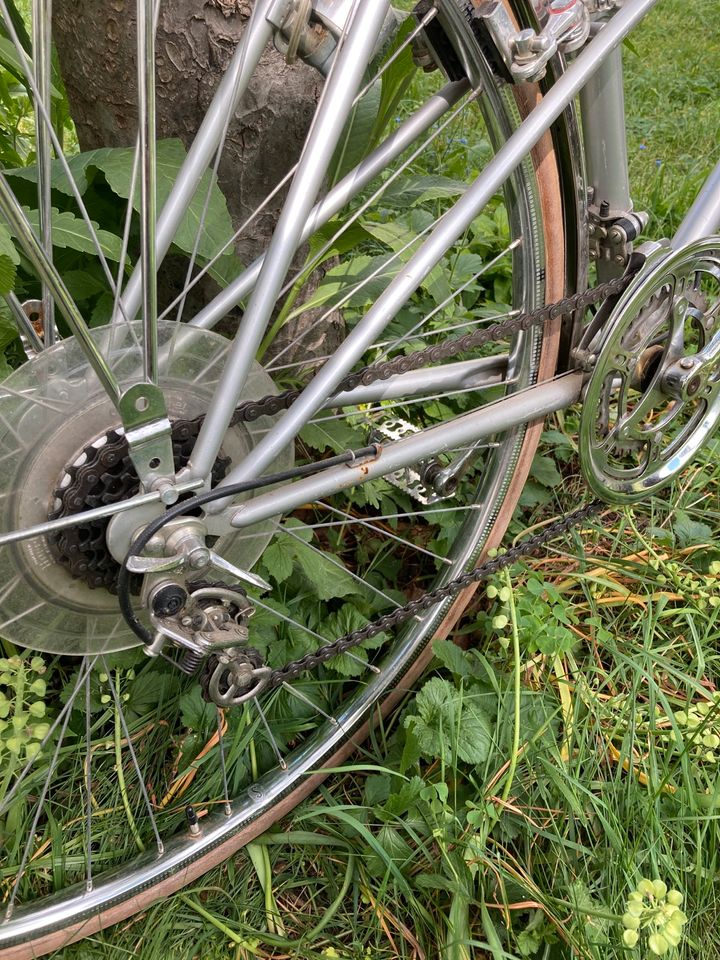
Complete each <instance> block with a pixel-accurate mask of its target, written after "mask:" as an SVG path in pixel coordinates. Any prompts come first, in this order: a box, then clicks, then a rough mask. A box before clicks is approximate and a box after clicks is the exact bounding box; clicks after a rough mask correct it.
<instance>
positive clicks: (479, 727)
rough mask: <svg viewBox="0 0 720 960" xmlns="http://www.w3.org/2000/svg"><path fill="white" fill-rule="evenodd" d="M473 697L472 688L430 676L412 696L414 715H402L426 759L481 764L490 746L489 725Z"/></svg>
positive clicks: (490, 729)
mask: <svg viewBox="0 0 720 960" xmlns="http://www.w3.org/2000/svg"><path fill="white" fill-rule="evenodd" d="M477 699H478V698H477V697H476V696H473V688H472V687H468V688H467V689H466V690H464V691H461V690H458V689H457V688H456V687H455V686H453V684H452V683H450V682H449V681H448V680H443V679H441V678H440V677H433V678H432V679H431V680H428V682H427V683H426V684H425V685H424V686H423V688H422V689H421V690H420V692H419V693H418V694H417V696H416V697H415V709H416V710H417V715H410V716H408V717H406V718H405V726H406V727H408V728H410V729H412V731H413V733H414V735H415V737H416V738H417V741H418V743H419V745H420V749H421V750H422V752H423V754H424V755H425V756H427V757H429V758H432V759H434V758H441V759H442V760H444V761H445V762H447V763H450V762H452V759H453V754H456V755H457V757H459V758H460V759H461V760H464V761H465V762H466V763H482V762H483V761H484V760H486V759H487V757H488V755H489V753H490V749H491V747H492V739H493V738H492V724H491V722H490V719H489V718H488V716H487V714H486V713H485V711H484V710H483V709H482V708H481V707H480V706H479V704H478V703H477Z"/></svg>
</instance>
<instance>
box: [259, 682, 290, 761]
mask: <svg viewBox="0 0 720 960" xmlns="http://www.w3.org/2000/svg"><path fill="white" fill-rule="evenodd" d="M253 703H254V704H255V708H256V709H257V712H258V714H259V715H260V720H261V721H262V725H263V727H265V733H266V734H267V738H268V740H269V741H270V746H271V747H272V749H273V753H274V754H275V759H276V760H277V762H278V766H279V767H280V769H281V770H287V763H285V760H284V759H283V755H282V754H281V753H280V747H279V746H278V744H277V740H276V739H275V737H274V736H273V732H272V730H271V729H270V724H269V723H268V722H267V717H266V716H265V711H264V710H263V708H262V707H261V706H260V701H259V700H258V698H257V697H253Z"/></svg>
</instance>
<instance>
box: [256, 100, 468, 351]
mask: <svg viewBox="0 0 720 960" xmlns="http://www.w3.org/2000/svg"><path fill="white" fill-rule="evenodd" d="M479 96H480V91H477V90H476V91H473V93H472V94H471V95H470V96H469V97H468V98H467V99H466V100H465V101H464V102H463V103H461V104H460V106H459V107H458V108H457V109H456V110H454V111H453V112H452V113H451V114H450V116H448V117H447V118H446V119H445V120H444V121H443V123H442V124H440V126H439V127H438V128H437V129H436V130H434V131H433V133H432V134H431V135H430V136H429V137H428V138H427V139H426V140H425V141H424V142H423V143H421V144H420V146H419V147H418V148H417V149H416V150H414V151H413V153H412V154H411V155H410V156H409V157H408V158H407V159H406V160H405V161H404V162H403V163H402V164H401V165H400V166H399V167H398V168H397V170H394V171H393V172H392V173H391V174H390V176H389V177H388V178H387V180H384V181H383V183H382V184H381V185H380V186H379V187H378V189H377V190H376V191H375V192H374V193H373V194H372V195H371V196H370V197H368V199H367V200H365V201H364V202H363V203H362V204H361V206H360V207H359V208H358V209H357V210H355V211H354V212H353V214H352V216H351V217H349V218H348V219H347V220H346V221H345V222H344V223H343V225H342V226H341V227H340V228H339V229H338V230H337V231H336V232H335V234H334V235H333V236H332V237H331V238H330V240H328V241H327V242H326V243H325V245H324V246H323V247H322V248H321V249H320V251H319V252H318V253H317V254H316V255H315V260H314V261H313V263H311V264H310V265H309V266H308V265H306V266H304V267H303V268H302V270H300V271H299V272H298V273H297V274H296V275H295V276H294V277H293V278H292V280H289V281H288V282H287V283H286V284H285V286H284V287H283V289H282V290H281V291H280V295H281V296H283V295H285V294H287V293H289V291H290V290H291V289H292V287H293V286H294V285H295V284H296V283H297V281H298V280H299V279H300V277H301V276H302V275H303V274H305V273H306V272H309V271H311V270H313V269H315V267H317V266H318V265H319V264H320V263H321V262H322V260H323V257H324V256H325V254H327V253H328V252H329V251H330V250H331V249H332V248H333V246H334V245H335V244H336V243H337V241H338V240H339V238H340V237H341V236H342V235H343V234H344V233H345V232H346V231H347V230H349V229H350V227H351V226H352V225H353V224H354V223H355V222H356V221H357V220H358V219H359V218H360V217H361V216H362V214H363V213H364V212H365V211H366V210H367V209H368V208H369V207H371V206H372V205H373V204H374V203H376V202H377V201H378V200H379V199H380V198H381V197H382V196H383V195H384V193H385V192H386V191H387V189H388V187H390V186H391V185H392V184H393V183H394V182H395V181H396V180H397V179H398V178H399V177H400V176H401V175H402V174H403V173H404V172H405V171H406V170H407V168H408V167H409V166H410V165H411V164H412V163H413V162H414V161H415V160H416V159H417V158H418V157H419V156H420V155H421V154H422V153H424V151H425V150H426V149H427V148H428V146H429V145H430V144H431V143H432V142H433V141H434V140H435V139H436V138H437V137H438V136H439V135H440V134H441V133H442V132H443V131H444V130H445V128H446V127H447V126H448V125H449V124H451V123H452V122H453V121H454V120H456V119H457V117H459V116H460V114H461V113H462V112H463V111H464V110H465V109H466V108H467V107H468V106H469V105H470V104H471V103H473V102H474V101H475V100H476V99H477V98H478V97H479ZM436 223H437V221H435V222H433V223H431V224H429V225H428V226H427V227H426V228H425V229H424V230H423V231H421V232H420V233H418V234H416V236H415V237H414V238H413V240H412V241H411V242H410V243H409V244H406V245H405V246H404V247H403V248H402V249H401V250H398V251H397V252H396V253H395V255H394V256H392V257H391V258H390V259H389V260H387V261H386V262H385V263H384V264H383V266H382V267H381V268H379V270H378V271H377V272H376V273H372V274H371V275H370V276H369V277H366V278H365V280H363V281H362V282H360V283H359V284H357V285H356V286H355V287H353V288H352V289H351V291H350V293H349V295H348V296H347V297H344V298H343V299H341V300H340V302H339V303H337V304H335V305H334V306H333V307H332V308H331V309H330V310H328V311H327V312H326V313H324V314H323V315H322V317H319V318H318V319H317V320H316V321H314V323H312V324H311V325H310V326H309V327H308V328H307V330H304V331H303V333H302V334H301V335H300V336H299V337H296V338H295V339H294V340H292V341H291V342H290V343H288V344H286V346H284V347H283V349H282V350H280V351H279V353H277V354H276V356H275V357H274V362H275V361H277V360H278V359H279V358H280V357H282V356H283V354H285V353H287V352H288V350H290V349H291V348H292V347H294V346H297V345H298V344H299V343H300V342H301V341H302V340H303V339H304V338H305V337H306V336H308V335H309V334H310V333H311V332H312V331H313V330H315V329H316V328H317V327H318V326H319V325H320V323H321V322H325V321H326V320H327V319H328V318H329V317H330V315H331V314H332V313H334V312H335V311H336V310H337V309H339V308H340V307H341V306H343V304H345V303H347V301H348V300H349V299H350V297H352V296H354V295H355V293H357V291H358V290H362V289H363V287H365V286H366V285H367V284H368V283H369V282H370V281H371V280H372V279H374V277H376V276H377V275H378V273H381V272H382V271H383V270H385V269H386V268H387V267H388V266H390V265H391V264H392V263H395V261H396V260H398V259H399V257H401V256H402V254H403V253H405V252H407V251H408V250H409V249H410V248H411V247H412V246H413V245H414V244H415V243H416V242H417V241H418V240H419V239H420V238H421V237H423V236H425V234H426V233H429V232H430V231H431V230H432V229H433V227H434V226H435V225H436ZM318 226H319V224H318Z"/></svg>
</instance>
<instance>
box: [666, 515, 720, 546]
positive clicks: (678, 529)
mask: <svg viewBox="0 0 720 960" xmlns="http://www.w3.org/2000/svg"><path fill="white" fill-rule="evenodd" d="M673 533H674V534H675V538H676V539H677V542H678V546H679V547H691V546H694V545H695V544H696V543H712V541H713V530H712V527H711V526H709V525H708V524H707V523H702V522H701V521H699V520H693V519H692V517H690V515H689V514H688V513H686V512H685V510H681V509H680V508H678V509H677V510H675V514H674V516H673Z"/></svg>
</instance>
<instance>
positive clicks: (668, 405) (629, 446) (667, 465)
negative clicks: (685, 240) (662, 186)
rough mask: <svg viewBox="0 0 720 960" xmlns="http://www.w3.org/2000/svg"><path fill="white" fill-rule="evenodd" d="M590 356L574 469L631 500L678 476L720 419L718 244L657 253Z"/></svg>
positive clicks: (597, 486)
mask: <svg viewBox="0 0 720 960" xmlns="http://www.w3.org/2000/svg"><path fill="white" fill-rule="evenodd" d="M593 352H594V353H595V354H596V356H597V360H596V363H595V366H594V368H593V371H592V374H591V377H590V380H589V382H588V384H587V388H586V392H585V397H584V402H583V411H582V416H581V421H580V458H581V466H582V469H583V473H584V475H585V478H586V480H587V482H588V484H589V486H590V487H591V488H592V490H593V491H594V492H595V493H596V494H597V495H598V496H600V497H603V498H604V499H606V500H609V501H611V502H614V503H624V502H631V501H634V500H637V499H640V498H641V497H644V496H647V495H648V494H652V493H655V492H656V491H658V490H660V489H661V488H662V487H663V486H665V485H666V484H667V483H669V482H670V481H671V480H672V479H673V478H674V477H675V476H676V475H677V474H678V473H679V472H680V471H682V470H683V469H684V468H685V467H686V466H687V464H688V463H689V462H690V460H691V459H692V458H693V457H694V456H695V454H696V453H697V452H698V450H699V449H700V447H701V446H702V444H703V443H704V442H705V441H706V440H707V438H708V437H709V436H710V435H711V434H712V433H713V431H714V430H715V429H716V427H717V424H718V420H719V419H720V388H719V384H720V238H716V237H714V238H713V237H711V238H708V239H706V240H702V241H699V242H698V243H694V244H689V245H688V246H686V247H683V248H682V249H681V250H678V251H672V252H669V253H665V254H663V255H661V257H660V258H659V259H658V260H657V261H656V262H655V263H654V264H653V265H651V266H650V268H649V269H648V270H647V271H646V272H645V273H644V274H641V275H640V277H639V279H638V280H637V281H636V282H635V283H634V284H633V285H632V286H631V287H630V288H629V289H628V291H627V292H626V293H625V294H624V296H623V297H622V299H621V300H620V302H619V303H618V305H617V307H616V308H615V310H614V312H613V314H612V315H611V317H610V319H609V322H608V324H607V325H606V327H605V328H604V331H603V339H602V342H601V345H600V347H599V349H597V350H594V351H593Z"/></svg>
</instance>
